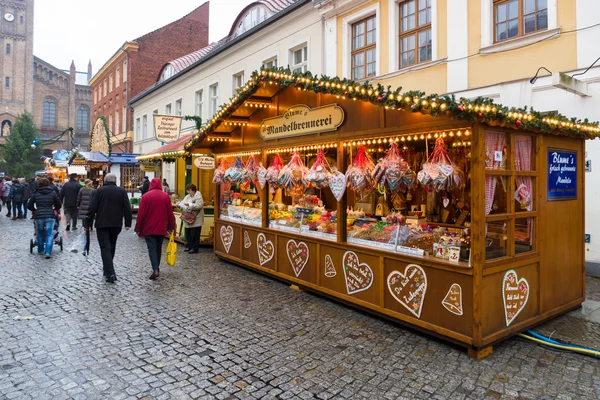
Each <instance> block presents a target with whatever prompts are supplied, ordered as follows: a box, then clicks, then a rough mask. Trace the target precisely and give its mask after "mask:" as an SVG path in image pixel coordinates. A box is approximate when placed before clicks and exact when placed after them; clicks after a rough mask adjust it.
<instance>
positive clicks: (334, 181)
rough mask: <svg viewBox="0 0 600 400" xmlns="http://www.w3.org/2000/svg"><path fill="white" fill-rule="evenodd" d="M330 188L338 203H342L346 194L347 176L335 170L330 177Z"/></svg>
mask: <svg viewBox="0 0 600 400" xmlns="http://www.w3.org/2000/svg"><path fill="white" fill-rule="evenodd" d="M329 188H330V189H331V193H333V196H334V197H335V198H336V199H337V201H342V198H343V197H344V193H345V192H346V175H344V174H342V173H341V172H340V171H336V170H334V171H333V173H332V174H331V176H330V177H329Z"/></svg>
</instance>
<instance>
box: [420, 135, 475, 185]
mask: <svg viewBox="0 0 600 400" xmlns="http://www.w3.org/2000/svg"><path fill="white" fill-rule="evenodd" d="M417 179H418V181H419V183H420V184H421V185H423V186H425V187H426V188H428V189H432V190H434V191H436V192H439V191H442V190H453V189H460V188H461V187H463V186H464V184H465V183H464V174H463V172H462V171H461V170H460V169H459V168H458V166H456V165H455V164H454V163H453V162H452V160H451V159H450V157H449V156H448V153H447V152H446V145H445V144H444V139H442V138H441V137H440V138H438V139H437V140H436V141H435V149H434V150H433V153H432V155H431V157H430V158H429V160H427V162H426V163H424V164H423V169H422V170H421V171H419V173H418V175H417Z"/></svg>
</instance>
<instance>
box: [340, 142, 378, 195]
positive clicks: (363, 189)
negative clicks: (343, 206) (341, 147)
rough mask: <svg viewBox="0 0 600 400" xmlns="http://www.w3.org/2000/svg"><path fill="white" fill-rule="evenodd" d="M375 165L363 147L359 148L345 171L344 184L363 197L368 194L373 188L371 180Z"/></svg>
mask: <svg viewBox="0 0 600 400" xmlns="http://www.w3.org/2000/svg"><path fill="white" fill-rule="evenodd" d="M374 169H375V164H374V163H373V160H372V159H371V157H370V156H369V155H368V154H367V152H366V151H365V146H360V147H359V148H358V152H357V153H356V157H354V161H352V165H351V166H350V168H348V170H347V171H346V182H347V185H348V187H349V188H350V189H352V190H354V191H355V192H357V193H362V194H363V195H366V194H369V193H371V192H372V191H373V189H374V188H375V182H374V180H373V178H372V176H373V171H374Z"/></svg>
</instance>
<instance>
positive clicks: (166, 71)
mask: <svg viewBox="0 0 600 400" xmlns="http://www.w3.org/2000/svg"><path fill="white" fill-rule="evenodd" d="M174 73H175V69H174V68H173V66H172V65H171V64H169V65H167V66H166V67H165V69H163V72H162V74H160V82H162V81H165V80H167V79H169V78H170V77H172V76H173V74H174Z"/></svg>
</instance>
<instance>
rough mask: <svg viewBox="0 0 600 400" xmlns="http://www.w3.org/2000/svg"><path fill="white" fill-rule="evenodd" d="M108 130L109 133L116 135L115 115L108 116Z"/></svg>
mask: <svg viewBox="0 0 600 400" xmlns="http://www.w3.org/2000/svg"><path fill="white" fill-rule="evenodd" d="M108 130H109V132H112V133H114V128H113V114H112V113H110V114H108Z"/></svg>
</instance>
